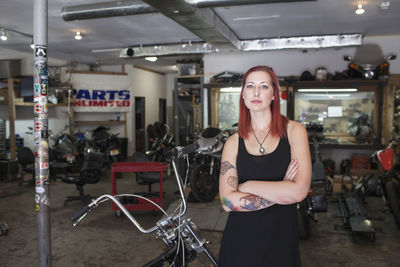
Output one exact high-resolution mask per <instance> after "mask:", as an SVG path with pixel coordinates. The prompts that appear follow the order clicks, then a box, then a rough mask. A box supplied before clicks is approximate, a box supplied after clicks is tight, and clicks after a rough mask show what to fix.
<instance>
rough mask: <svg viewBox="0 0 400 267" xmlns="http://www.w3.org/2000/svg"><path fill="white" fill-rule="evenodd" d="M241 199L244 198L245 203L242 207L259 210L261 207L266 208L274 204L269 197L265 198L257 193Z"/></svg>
mask: <svg viewBox="0 0 400 267" xmlns="http://www.w3.org/2000/svg"><path fill="white" fill-rule="evenodd" d="M240 200H244V205H243V206H241V207H242V208H243V209H246V210H258V209H260V208H266V207H268V206H271V205H272V204H274V203H273V202H271V201H269V200H267V199H263V198H261V197H258V196H255V195H249V196H245V197H242V198H240Z"/></svg>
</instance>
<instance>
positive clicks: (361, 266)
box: [0, 174, 400, 267]
mask: <svg viewBox="0 0 400 267" xmlns="http://www.w3.org/2000/svg"><path fill="white" fill-rule="evenodd" d="M154 188H157V185H155V186H154ZM165 188H166V190H165V191H166V201H165V205H164V207H165V208H168V206H170V205H171V204H172V205H174V203H175V201H176V200H177V198H178V195H176V194H175V193H174V192H175V191H176V190H177V188H176V184H175V181H174V180H173V179H170V180H167V181H166V182H165ZM145 189H146V187H143V186H138V185H137V184H136V181H135V179H134V177H133V175H132V174H124V177H123V178H122V179H119V180H118V193H132V192H143V191H145ZM0 190H1V191H4V190H6V191H7V193H2V194H0V221H6V222H7V224H8V225H9V227H10V231H9V233H8V234H7V235H5V236H0V248H1V252H0V266H1V267H3V266H4V267H17V266H37V263H38V252H37V238H36V235H37V227H36V212H35V205H34V204H35V203H34V189H33V187H32V186H28V185H23V186H18V181H9V182H4V181H1V182H0ZM85 191H86V193H90V194H92V195H101V194H105V193H110V192H111V185H110V178H109V177H107V175H104V177H103V178H102V179H101V181H100V182H99V183H98V184H95V185H86V186H85ZM76 193H77V192H76V190H75V186H74V185H71V184H65V183H63V182H61V181H59V180H57V181H56V182H52V183H51V185H50V194H51V195H50V198H51V225H52V228H51V240H52V244H51V246H52V266H56V267H64V266H65V267H67V266H68V267H70V266H76V267H80V266H82V267H83V266H85V267H86V266H90V267H100V266H119V267H124V266H142V265H143V264H144V263H146V262H147V261H149V260H151V259H153V258H154V257H156V256H157V255H158V254H160V253H161V251H162V250H163V249H164V245H163V244H162V242H161V241H160V240H156V239H155V238H154V235H153V234H148V235H146V234H142V233H140V232H139V231H138V230H137V229H136V228H135V227H134V225H132V224H131V223H130V222H129V221H128V220H127V219H126V218H125V217H117V216H116V215H115V213H114V212H113V211H112V209H111V205H110V204H104V205H103V206H102V207H99V208H97V209H96V210H95V211H94V212H91V213H90V214H88V216H86V217H85V219H84V220H83V221H82V222H81V224H80V225H79V226H78V227H77V228H74V227H73V226H72V224H71V223H70V221H69V217H70V216H71V215H72V214H73V213H74V212H75V211H77V210H78V209H79V208H80V207H81V206H82V204H81V203H79V202H75V203H71V204H70V205H69V206H67V207H64V205H63V201H64V199H65V198H66V196H67V195H74V194H76ZM331 201H332V200H331ZM220 209H221V208H220V207H219V203H218V201H215V202H212V203H209V204H204V203H189V211H188V215H189V216H190V215H192V217H193V220H194V222H195V223H197V224H198V226H199V227H200V228H201V229H202V236H203V237H205V238H206V239H207V240H209V241H210V244H209V246H208V247H209V248H210V250H211V251H212V253H213V254H214V255H215V256H218V251H219V243H220V239H221V235H222V232H221V231H218V228H219V227H216V225H217V224H215V223H211V224H210V220H211V221H212V220H214V221H216V220H215V216H214V215H207V214H216V212H217V213H218V211H219V210H220ZM367 209H368V213H369V215H370V216H371V217H374V218H377V217H381V218H382V220H372V223H373V225H374V227H375V229H376V231H377V233H376V242H375V243H372V242H371V241H370V240H368V239H367V238H360V240H359V242H358V243H354V242H353V239H352V235H351V232H349V231H348V230H335V229H334V225H335V224H340V223H341V219H340V218H338V217H337V215H338V208H337V204H336V202H334V201H332V202H330V203H329V207H328V212H327V213H323V214H319V221H318V222H311V227H312V235H311V237H310V239H308V240H306V241H301V242H300V249H301V260H302V265H303V266H305V267H308V266H310V267H311V266H318V267H319V266H341V267H343V266H357V267H365V266H371V267H376V266H379V267H380V266H382V267H383V266H400V231H399V229H397V227H396V225H395V222H394V219H393V217H392V215H391V214H390V213H389V214H385V213H382V212H381V210H382V200H381V199H380V198H376V197H370V198H368V205H367ZM209 211H212V212H209ZM191 213H192V214H191ZM199 214H201V215H200V216H199ZM158 216H159V215H156V214H154V213H153V212H151V211H140V212H135V218H136V219H137V220H138V221H139V222H140V223H141V224H143V226H144V227H146V228H148V227H151V226H153V225H154V223H155V222H156V221H157V218H158ZM207 216H208V218H207ZM210 216H211V217H212V218H210ZM219 224H220V223H219ZM210 225H211V226H210ZM204 229H205V230H204ZM210 229H214V230H210ZM215 229H217V230H215ZM189 266H193V267H196V266H211V264H210V262H209V261H208V258H207V257H206V256H205V255H200V256H199V257H197V258H196V260H195V261H193V262H192V263H190V264H189ZM266 266H267V265H266Z"/></svg>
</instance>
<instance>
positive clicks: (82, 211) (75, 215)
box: [70, 205, 90, 222]
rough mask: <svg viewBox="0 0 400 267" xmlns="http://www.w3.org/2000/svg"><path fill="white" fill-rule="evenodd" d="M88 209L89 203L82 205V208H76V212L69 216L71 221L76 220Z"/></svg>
mask: <svg viewBox="0 0 400 267" xmlns="http://www.w3.org/2000/svg"><path fill="white" fill-rule="evenodd" d="M89 210H90V207H89V205H86V206H84V207H83V208H82V209H80V210H78V211H77V212H75V213H74V215H72V216H71V217H70V220H71V222H74V221H76V220H78V219H79V218H80V217H82V216H83V215H85V213H87V212H88V211H89Z"/></svg>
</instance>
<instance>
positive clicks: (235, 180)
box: [227, 176, 238, 190]
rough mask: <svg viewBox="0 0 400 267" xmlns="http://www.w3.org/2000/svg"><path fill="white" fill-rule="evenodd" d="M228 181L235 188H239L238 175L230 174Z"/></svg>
mask: <svg viewBox="0 0 400 267" xmlns="http://www.w3.org/2000/svg"><path fill="white" fill-rule="evenodd" d="M227 183H228V185H229V186H230V187H232V188H233V189H234V190H237V188H238V178H237V177H236V176H229V177H228V180H227Z"/></svg>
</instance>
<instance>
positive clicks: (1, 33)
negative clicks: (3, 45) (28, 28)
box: [0, 28, 8, 41]
mask: <svg viewBox="0 0 400 267" xmlns="http://www.w3.org/2000/svg"><path fill="white" fill-rule="evenodd" d="M0 39H1V40H2V41H7V39H8V37H7V33H6V31H5V29H4V28H3V29H1V31H0Z"/></svg>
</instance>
